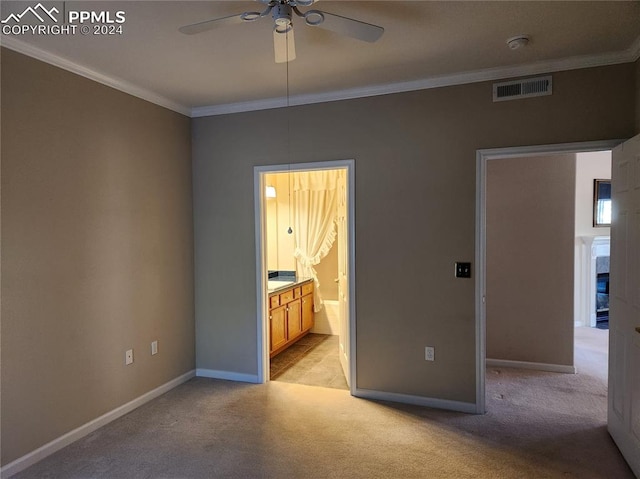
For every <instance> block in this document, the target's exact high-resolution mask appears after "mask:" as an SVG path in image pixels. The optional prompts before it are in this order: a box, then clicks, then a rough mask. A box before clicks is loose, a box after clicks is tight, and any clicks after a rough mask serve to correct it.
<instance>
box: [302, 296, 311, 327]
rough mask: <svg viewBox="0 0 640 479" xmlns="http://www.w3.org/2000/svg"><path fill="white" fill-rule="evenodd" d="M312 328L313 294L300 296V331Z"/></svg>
mask: <svg viewBox="0 0 640 479" xmlns="http://www.w3.org/2000/svg"><path fill="white" fill-rule="evenodd" d="M311 328H313V294H307V295H306V296H303V297H302V331H308V330H309V329H311Z"/></svg>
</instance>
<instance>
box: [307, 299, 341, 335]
mask: <svg viewBox="0 0 640 479" xmlns="http://www.w3.org/2000/svg"><path fill="white" fill-rule="evenodd" d="M314 319H315V324H314V326H313V328H311V332H312V333H317V334H333V335H336V334H339V332H340V308H339V306H338V301H330V300H326V299H325V300H324V302H323V307H322V309H321V310H320V312H318V313H316V314H315V318H314Z"/></svg>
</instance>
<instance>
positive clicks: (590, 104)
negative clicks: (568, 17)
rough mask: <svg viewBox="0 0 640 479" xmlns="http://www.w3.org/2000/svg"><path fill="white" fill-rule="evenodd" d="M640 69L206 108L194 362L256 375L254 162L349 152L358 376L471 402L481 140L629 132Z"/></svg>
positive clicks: (375, 385) (196, 139)
mask: <svg viewBox="0 0 640 479" xmlns="http://www.w3.org/2000/svg"><path fill="white" fill-rule="evenodd" d="M635 68H636V67H635V65H633V64H625V65H616V66H610V67H603V68H594V69H587V70H576V71H570V72H562V73H555V74H554V75H553V80H554V93H553V95H552V96H547V97H539V98H532V99H527V100H523V101H509V102H501V103H492V101H491V84H490V83H478V84H471V85H463V86H455V87H449V88H440V89H432V90H425V91H418V92H410V93H403V94H396V95H387V96H379V97H373V98H365V99H358V100H349V101H339V102H331V103H325V104H317V105H307V106H301V107H293V108H291V109H290V110H289V111H288V112H287V111H285V110H282V109H281V110H269V111H258V112H251V113H241V114H234V115H226V116H218V117H208V118H200V119H195V120H194V121H193V128H192V134H193V173H194V217H195V247H196V261H195V272H196V273H195V274H196V352H197V354H196V364H197V367H199V368H206V369H213V370H226V371H232V372H237V373H244V374H257V353H256V348H257V346H256V344H257V338H256V334H257V333H256V288H255V275H256V267H255V244H254V242H255V240H254V211H253V167H254V166H256V165H269V164H281V163H287V162H289V161H290V162H292V163H294V162H311V161H326V160H331V159H345V158H354V159H355V160H356V174H355V180H356V192H355V194H356V205H355V208H356V275H357V276H356V278H357V285H356V292H355V294H356V310H357V355H358V384H357V385H358V387H360V388H367V389H373V390H381V391H388V392H396V393H405V394H414V395H420V396H426V397H435V398H442V399H449V400H457V401H463V402H469V403H473V402H475V322H474V315H475V313H474V281H473V280H461V279H455V278H453V273H452V272H453V263H454V262H455V261H464V260H468V261H471V260H473V258H474V245H475V240H474V236H475V194H476V193H475V175H476V171H475V170H476V163H475V154H476V150H477V149H479V148H492V147H507V146H519V145H536V144H549V143H561V142H574V141H587V140H599V139H605V138H625V137H629V136H632V134H633V131H634V127H635V106H634V101H633V100H634V98H635V88H636V85H635ZM587 99H588V100H587ZM287 115H290V125H291V156H290V157H288V156H287V141H286V138H287V135H286V129H287V122H286V119H287ZM571 224H573V221H571ZM221 273H223V274H221ZM425 345H432V346H434V347H435V349H436V361H435V362H434V363H428V362H426V361H424V346H425Z"/></svg>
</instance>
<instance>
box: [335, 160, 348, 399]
mask: <svg viewBox="0 0 640 479" xmlns="http://www.w3.org/2000/svg"><path fill="white" fill-rule="evenodd" d="M347 211H348V209H347V174H346V171H340V175H339V176H338V213H337V219H336V221H337V226H338V309H339V313H340V314H339V316H340V328H339V331H340V334H339V344H340V346H339V347H340V351H339V354H340V364H341V365H342V370H343V371H344V377H345V378H346V379H347V384H348V385H349V386H350V385H351V377H350V372H349V344H350V343H349V281H348V278H349V271H348V268H349V256H348V255H349V248H348V245H349V242H348V241H349V237H348V233H349V227H348V225H349V223H348V217H347Z"/></svg>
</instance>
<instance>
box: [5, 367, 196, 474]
mask: <svg viewBox="0 0 640 479" xmlns="http://www.w3.org/2000/svg"><path fill="white" fill-rule="evenodd" d="M194 376H195V371H193V370H191V371H189V372H187V373H185V374H183V375H181V376H178V377H177V378H175V379H172V380H171V381H169V382H167V383H164V384H163V385H162V386H158V387H157V388H155V389H153V390H151V391H149V392H147V393H145V394H143V395H142V396H139V397H137V398H136V399H134V400H132V401H129V402H128V403H126V404H123V405H122V406H119V407H117V408H115V409H113V410H112V411H109V412H108V413H106V414H103V415H102V416H100V417H97V418H96V419H93V420H92V421H89V422H88V423H86V424H83V425H82V426H80V427H77V428H76V429H74V430H73V431H69V432H68V433H66V434H64V435H62V436H60V437H59V438H57V439H54V440H53V441H51V442H48V443H47V444H45V445H44V446H41V447H39V448H38V449H36V450H34V451H31V452H30V453H28V454H25V455H24V456H22V457H20V458H18V459H16V460H15V461H13V462H10V463H9V464H7V465H5V466H3V467H2V469H0V477H2V478H6V477H11V476H12V475H14V474H17V473H18V472H20V471H22V470H24V469H26V468H27V467H29V466H32V465H33V464H35V463H36V462H38V461H41V460H42V459H44V458H45V457H47V456H50V455H51V454H53V453H54V452H57V451H59V450H60V449H62V448H63V447H66V446H68V445H69V444H71V443H73V442H75V441H77V440H78V439H81V438H83V437H85V436H87V435H88V434H91V433H92V432H93V431H95V430H96V429H99V428H101V427H102V426H105V425H107V424H109V423H110V422H113V421H115V420H116V419H118V418H120V417H122V416H124V415H125V414H128V413H130V412H131V411H133V410H134V409H136V408H138V407H140V406H142V405H143V404H145V403H148V402H149V401H151V400H152V399H155V398H157V397H158V396H161V395H162V394H164V393H166V392H167V391H170V390H171V389H173V388H175V387H176V386H179V385H180V384H182V383H184V382H186V381H188V380H189V379H191V378H192V377H194Z"/></svg>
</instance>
